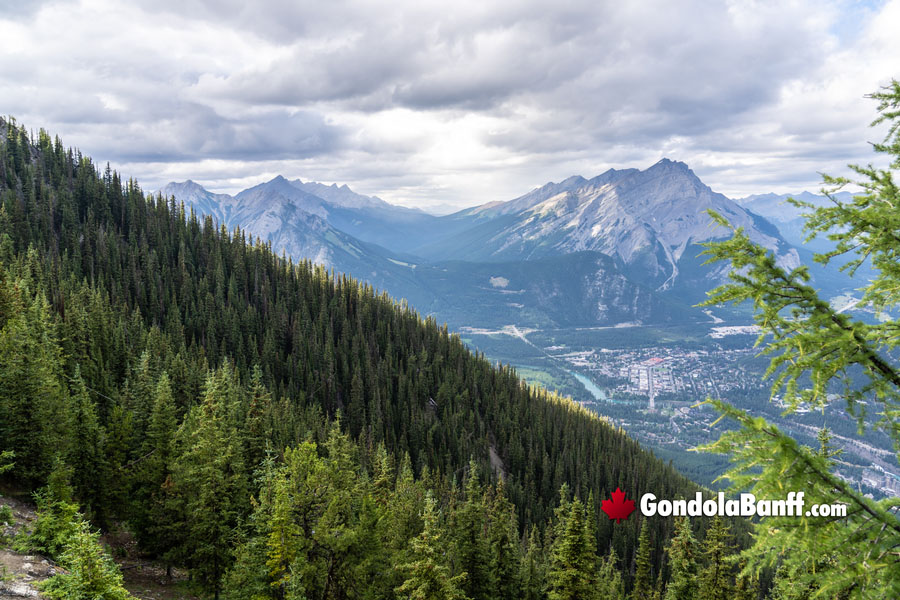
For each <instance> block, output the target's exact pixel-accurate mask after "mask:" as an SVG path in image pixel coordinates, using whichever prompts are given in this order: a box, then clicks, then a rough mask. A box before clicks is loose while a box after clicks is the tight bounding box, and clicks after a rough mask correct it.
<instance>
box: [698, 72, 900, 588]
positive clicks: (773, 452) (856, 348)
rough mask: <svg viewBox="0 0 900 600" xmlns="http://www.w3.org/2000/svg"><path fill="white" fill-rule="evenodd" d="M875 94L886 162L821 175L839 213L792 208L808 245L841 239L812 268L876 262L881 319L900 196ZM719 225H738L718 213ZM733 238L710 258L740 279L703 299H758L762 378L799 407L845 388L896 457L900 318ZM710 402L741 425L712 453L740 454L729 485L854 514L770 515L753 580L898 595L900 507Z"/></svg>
mask: <svg viewBox="0 0 900 600" xmlns="http://www.w3.org/2000/svg"><path fill="white" fill-rule="evenodd" d="M872 97H873V98H874V99H876V100H878V102H879V106H878V110H879V113H880V115H879V117H878V118H877V119H876V120H875V122H874V123H873V125H875V124H881V123H887V124H889V128H888V134H887V137H886V138H885V141H884V142H883V143H881V144H875V146H874V148H875V151H876V152H878V153H880V154H883V155H887V157H888V158H889V160H890V164H889V165H888V166H887V168H876V167H873V166H872V165H868V166H865V167H860V166H854V165H851V168H852V169H853V170H854V172H856V174H857V175H858V176H859V179H858V180H855V181H851V180H849V179H845V178H835V177H828V176H826V177H825V184H826V186H828V188H827V189H826V190H824V191H825V193H826V195H827V196H828V197H829V199H830V200H831V201H832V205H830V206H827V207H824V208H818V209H814V207H812V206H810V205H803V204H802V203H799V202H798V203H796V204H798V205H801V206H805V207H806V208H808V209H809V210H810V211H811V212H810V213H809V214H808V217H807V224H806V229H807V231H808V232H809V235H810V237H814V236H816V235H825V236H827V237H828V238H829V239H831V240H833V241H834V242H836V248H835V250H834V251H832V252H830V253H828V254H823V255H817V256H816V260H817V261H820V262H822V263H828V262H830V261H832V260H835V259H837V258H839V257H841V258H844V259H846V260H847V261H848V262H846V264H845V265H844V266H843V267H842V268H843V269H845V270H847V271H848V272H849V273H851V274H853V273H854V272H855V271H856V269H857V268H858V267H859V266H860V265H861V264H862V263H863V262H864V261H869V262H870V264H871V266H872V267H873V269H874V272H875V276H874V278H873V279H872V280H871V281H869V282H868V283H867V285H865V287H863V288H862V293H863V295H862V301H861V303H860V304H861V305H868V306H870V307H872V308H874V309H875V310H877V311H884V312H885V313H886V311H889V310H891V309H894V308H896V306H897V304H898V301H900V190H898V187H897V184H896V182H895V181H894V177H895V175H896V172H897V170H898V169H900V82H897V81H893V82H892V84H891V85H890V86H888V87H886V88H884V89H882V90H881V91H879V92H877V93H875V94H873V95H872ZM850 183H853V184H856V185H857V186H858V187H859V188H860V189H861V192H860V193H858V194H856V195H855V196H854V197H853V199H852V201H849V202H841V201H839V200H838V199H837V198H836V197H835V193H836V192H837V191H838V190H839V189H840V188H841V187H843V186H845V185H847V184H850ZM713 218H714V219H715V220H716V221H717V222H718V223H719V224H720V225H723V226H725V227H730V225H729V224H728V223H727V222H726V221H725V220H724V219H723V218H722V217H720V216H719V215H715V214H714V215H713ZM733 234H734V235H733V236H732V238H731V239H729V240H726V241H723V242H715V243H710V244H708V247H707V250H706V254H707V255H708V256H709V261H708V262H713V261H719V260H726V261H730V262H731V266H732V273H731V279H732V282H731V283H729V284H726V285H723V286H721V287H719V288H717V289H715V290H713V291H712V292H710V299H709V300H708V301H707V302H706V303H705V304H706V305H713V304H721V303H726V302H734V303H740V302H743V301H751V302H753V305H754V308H755V310H756V322H757V324H758V325H759V326H760V328H761V329H762V334H761V335H760V338H759V342H758V343H759V344H761V345H763V352H764V353H765V354H768V355H771V357H772V358H771V362H770V366H769V369H768V373H767V375H768V376H771V378H772V380H773V386H772V393H773V394H775V393H782V394H783V395H784V399H785V401H786V402H787V405H788V412H791V411H793V410H795V409H797V408H798V407H799V406H800V405H801V404H806V405H809V406H812V407H817V408H824V406H825V405H826V403H827V402H828V398H827V396H826V393H827V392H830V391H833V390H834V389H835V388H836V387H838V388H840V389H841V391H842V395H843V397H844V398H845V399H846V403H847V410H848V411H849V412H850V414H852V415H854V416H856V418H857V419H858V423H859V428H860V432H861V433H862V432H863V431H864V427H865V421H864V416H865V410H866V408H867V407H868V409H869V410H870V411H871V410H873V409H872V407H875V412H876V415H877V419H875V420H874V424H873V427H876V428H878V429H882V430H884V431H885V432H886V433H887V434H888V435H890V436H891V437H892V438H893V439H894V441H895V443H896V445H897V448H898V451H900V364H898V362H897V360H896V348H897V345H898V343H900V335H898V332H900V321H898V320H896V319H890V318H885V319H884V320H883V321H881V322H879V323H877V324H872V323H866V322H863V321H861V320H859V319H855V318H854V317H853V316H851V315H849V314H847V313H839V312H837V311H835V310H834V308H832V307H831V305H830V304H829V303H828V302H826V301H825V300H823V299H822V298H820V297H819V295H818V294H817V293H816V290H815V289H814V288H813V287H812V286H811V285H810V283H809V279H810V277H809V271H808V269H807V268H806V267H798V268H796V269H793V270H791V271H787V270H785V269H784V268H782V267H781V266H779V265H778V264H777V263H776V260H775V257H774V256H773V255H772V253H771V252H768V251H766V250H765V249H764V248H762V247H760V246H758V245H756V244H754V243H753V242H751V241H750V240H749V238H748V237H747V235H746V234H745V233H744V232H743V231H742V230H741V229H740V228H736V229H733ZM860 373H862V378H861V377H860V376H859V374H860ZM710 402H711V403H712V404H713V405H714V406H715V408H716V409H718V410H719V411H720V412H721V413H722V414H723V417H730V418H732V419H734V420H735V421H737V422H738V423H739V424H740V426H741V428H740V429H739V430H738V431H732V432H728V433H726V434H724V435H723V436H722V437H721V438H720V439H719V440H718V441H717V442H714V443H712V444H709V445H707V446H705V447H704V449H705V450H707V451H711V452H719V453H724V454H730V455H731V456H732V459H733V461H734V463H735V466H734V468H733V469H732V470H731V471H730V472H729V473H728V474H727V477H728V478H729V479H730V480H731V482H732V485H733V489H734V490H749V491H751V492H753V493H754V494H756V496H757V497H760V498H769V499H779V498H784V497H785V496H786V493H787V492H788V491H789V490H795V491H803V492H805V494H806V497H805V501H806V503H807V505H809V504H810V503H828V504H835V503H842V504H845V505H846V506H847V517H846V518H839V519H836V518H821V517H813V516H807V515H801V516H800V517H767V518H763V519H762V520H761V521H760V522H759V523H758V524H757V526H756V536H755V543H754V545H753V546H752V547H751V548H750V549H749V550H747V551H746V552H745V556H744V558H745V559H746V561H747V566H746V568H745V569H744V575H748V574H750V573H752V572H758V570H759V569H760V567H762V566H771V567H778V568H779V573H782V574H785V576H786V577H789V578H790V584H791V587H793V588H794V589H803V590H813V591H814V593H812V595H811V597H816V598H836V597H837V598H844V597H852V598H897V597H900V554H898V552H897V548H898V546H900V520H898V518H897V510H898V509H900V499H898V498H889V499H885V500H881V501H875V500H872V499H870V498H866V497H865V496H863V495H862V494H861V493H859V492H858V491H856V490H854V489H853V488H852V487H851V486H850V485H848V484H847V483H846V482H845V481H843V480H842V479H840V478H839V477H837V476H836V475H835V474H834V473H833V472H832V469H831V462H830V461H829V452H827V451H825V452H821V451H814V450H812V449H809V448H806V447H804V446H802V445H800V444H799V443H797V441H796V440H794V439H792V438H791V437H790V436H789V435H787V434H785V433H784V432H782V431H781V430H779V429H778V428H777V427H775V426H774V425H772V424H770V423H767V422H766V421H764V420H763V419H761V418H755V417H751V416H750V415H748V414H746V413H744V412H742V411H740V410H737V409H736V408H734V407H731V406H729V405H727V404H726V403H724V402H720V401H710Z"/></svg>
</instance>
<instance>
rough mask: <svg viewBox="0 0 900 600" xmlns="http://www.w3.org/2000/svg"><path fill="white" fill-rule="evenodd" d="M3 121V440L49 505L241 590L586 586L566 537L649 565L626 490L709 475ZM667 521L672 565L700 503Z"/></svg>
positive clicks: (591, 551)
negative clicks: (611, 503)
mask: <svg viewBox="0 0 900 600" xmlns="http://www.w3.org/2000/svg"><path fill="white" fill-rule="evenodd" d="M0 126H2V127H0V131H2V134H3V135H2V139H0V451H12V452H13V453H14V455H13V458H12V461H13V468H12V470H11V471H10V472H8V473H7V474H6V475H5V477H6V478H7V481H8V483H10V484H11V485H14V486H18V487H19V489H26V490H36V489H38V488H41V487H42V486H45V485H46V484H47V483H48V481H49V483H50V484H51V485H50V487H49V491H45V492H44V493H43V495H42V499H43V504H42V510H43V511H44V513H45V514H53V511H59V510H61V508H60V507H65V506H71V505H72V504H71V503H75V504H77V505H78V506H79V507H80V510H81V511H82V512H83V513H84V514H85V515H86V517H87V518H89V519H90V521H91V522H92V523H93V524H94V525H96V526H100V527H107V526H110V525H111V524H113V523H123V524H125V526H127V527H128V528H129V529H130V530H131V531H133V532H134V534H135V536H136V537H137V539H138V541H139V543H140V545H141V547H142V548H143V549H144V551H146V552H147V553H148V554H149V555H152V556H155V557H158V558H159V559H160V560H162V561H164V562H165V563H167V564H173V565H181V566H186V567H189V568H190V569H191V571H192V573H193V574H194V575H195V578H196V581H198V582H199V583H200V584H202V586H204V589H206V590H207V591H208V592H210V593H215V594H216V595H217V596H218V594H219V593H220V592H221V591H224V592H225V593H226V595H227V597H229V598H231V597H234V598H250V597H254V598H259V597H272V598H288V597H290V598H299V597H308V598H389V597H409V596H410V595H411V594H412V590H414V589H419V588H416V586H420V585H421V586H426V584H428V582H427V581H425V580H426V579H428V578H429V577H438V578H439V579H440V585H444V586H447V587H446V590H445V592H446V593H444V592H441V594H443V595H438V596H421V597H463V594H464V595H465V596H466V597H470V598H518V597H520V596H521V595H522V594H523V593H524V594H525V597H527V598H541V597H544V594H546V593H550V594H551V597H579V596H577V594H576V596H565V595H559V594H562V593H563V592H562V591H560V590H565V589H568V588H566V587H565V586H567V585H569V583H571V581H572V580H571V578H569V579H567V578H566V575H565V574H566V572H567V571H566V570H567V569H571V568H575V567H572V564H575V563H577V561H575V563H573V562H572V560H569V559H570V558H571V557H568V558H567V555H566V552H570V553H571V552H581V553H583V556H584V557H587V558H584V560H587V561H588V563H589V564H590V565H594V564H595V563H597V559H596V555H600V556H605V555H607V553H608V551H609V550H610V549H611V550H613V552H614V554H612V555H609V556H610V557H611V558H608V559H607V560H606V561H603V560H601V561H600V563H598V564H597V568H596V569H595V568H594V567H593V566H591V567H590V568H586V569H587V571H589V572H591V573H593V575H592V576H591V577H593V578H594V579H592V580H590V581H587V583H585V584H584V585H587V586H588V587H590V588H591V589H594V588H596V589H600V588H597V585H599V584H598V579H597V578H598V577H601V575H602V578H604V579H603V581H606V582H607V583H609V585H611V586H613V588H615V589H618V586H621V585H622V582H624V584H625V585H626V586H628V587H629V588H630V587H631V586H632V582H633V581H634V580H635V568H636V567H635V554H636V550H637V545H638V537H639V536H638V533H639V531H640V527H641V525H642V520H641V519H640V518H639V516H638V515H637V514H636V515H634V516H632V518H630V519H629V520H627V521H623V522H622V523H618V524H616V523H614V522H612V521H610V520H609V519H607V518H606V515H605V514H603V513H602V512H600V511H599V508H600V502H601V500H603V499H606V498H608V497H609V494H610V492H611V491H612V490H615V489H616V488H617V487H621V488H622V489H623V490H626V491H627V493H628V495H629V497H631V498H638V497H639V496H640V494H642V493H643V492H645V491H652V492H653V493H654V494H656V495H657V497H660V498H680V497H684V496H689V495H692V494H693V493H694V492H695V490H696V489H697V488H696V486H695V485H694V484H692V483H691V482H689V481H688V480H686V479H685V478H684V477H682V476H680V475H679V474H678V473H677V472H675V471H674V470H673V469H672V468H671V467H669V466H666V465H664V464H663V463H662V462H661V461H659V460H657V459H655V458H654V457H653V456H652V455H651V454H649V453H647V452H645V451H643V450H642V449H641V448H639V447H638V446H637V444H636V443H634V442H633V441H632V440H630V439H629V438H628V437H627V436H626V435H625V433H624V432H622V431H620V430H615V429H613V428H612V427H610V426H609V425H608V424H606V423H605V422H604V421H602V420H600V419H598V418H597V417H595V416H593V415H592V414H589V413H588V412H587V411H585V410H582V409H581V408H579V407H577V406H576V405H574V404H573V403H571V402H569V401H568V400H565V399H561V398H559V397H556V396H554V395H552V394H550V393H548V392H546V391H543V390H539V389H534V388H529V387H527V386H526V385H525V384H523V383H522V382H521V381H520V380H519V379H518V377H517V376H516V373H515V372H514V371H513V370H511V369H510V368H508V367H504V366H500V365H491V364H490V363H489V362H488V361H487V360H485V359H484V357H483V356H479V355H477V354H475V355H473V354H472V353H471V352H470V351H469V350H468V349H467V348H466V347H465V346H464V344H463V343H462V342H461V341H460V339H459V338H458V337H457V336H455V335H452V334H450V333H449V332H448V331H447V328H446V327H441V326H439V325H438V324H437V323H435V322H433V321H428V320H422V319H421V318H420V317H419V316H418V315H417V314H416V312H415V311H414V310H412V309H411V308H408V307H406V306H402V305H398V304H396V303H394V302H393V301H392V300H391V299H390V298H388V297H387V296H385V295H379V294H378V293H377V292H376V291H375V290H373V289H372V288H371V287H369V286H364V285H360V284H358V283H357V282H356V281H354V280H352V279H349V278H346V277H338V278H335V277H333V276H332V275H331V274H329V273H327V272H325V271H323V270H322V269H321V268H316V267H315V266H314V265H312V264H309V263H303V264H299V265H298V264H292V263H291V261H290V260H286V259H284V258H279V257H278V256H276V255H274V254H273V253H272V252H271V251H270V248H269V247H268V246H267V245H265V244H263V243H261V242H260V241H259V240H258V239H254V238H253V237H252V236H247V235H246V234H245V233H244V232H242V231H240V230H235V231H233V232H229V231H225V230H223V229H217V228H215V227H214V226H213V224H212V221H211V220H210V219H206V220H205V222H201V221H200V220H198V218H197V217H196V216H195V215H193V214H191V213H188V214H186V213H185V211H184V208H183V207H182V206H180V205H176V204H175V203H174V201H171V200H169V199H166V198H161V197H156V198H153V197H145V195H144V193H143V192H142V190H141V188H140V187H139V185H138V183H137V182H135V181H132V180H129V181H122V180H121V179H120V176H119V175H118V174H117V173H116V172H114V171H112V170H110V168H109V167H107V168H106V169H105V170H102V169H98V168H97V166H95V165H94V164H93V163H92V162H91V160H90V159H89V158H87V157H84V156H82V155H81V154H80V153H79V152H77V151H75V150H71V149H66V148H65V147H64V146H63V145H62V143H61V141H60V140H59V139H58V138H57V139H53V138H51V137H50V136H49V135H48V134H46V133H44V132H40V133H39V134H37V135H36V136H35V137H32V135H31V134H29V133H28V132H27V131H26V130H25V129H24V128H21V127H17V126H16V124H15V123H14V122H10V123H7V122H0ZM501 473H502V474H503V477H501V476H500V474H501ZM579 499H580V500H579ZM646 524H647V530H646V532H645V538H646V541H645V543H644V546H645V552H644V558H643V560H644V564H645V567H646V568H645V569H644V570H643V571H641V569H638V577H637V579H638V582H639V586H640V585H644V584H645V583H647V582H651V583H650V584H648V585H651V586H652V587H655V586H656V583H655V578H656V576H657V574H660V573H661V574H662V578H668V573H669V571H670V568H669V567H668V566H664V565H663V556H664V553H663V548H664V547H665V546H666V543H667V540H668V539H669V538H670V537H671V535H672V530H673V529H674V527H675V525H676V522H675V521H673V520H668V519H653V520H648V521H646ZM706 524H707V523H700V522H697V523H695V524H694V527H695V532H694V533H696V534H698V536H699V537H701V538H702V537H703V533H702V532H701V531H700V530H699V529H700V528H701V527H702V526H704V525H706ZM684 536H685V533H684V532H682V534H681V538H676V539H682V540H684ZM441 537H443V541H438V540H439V538H441ZM573 540H576V541H577V543H576V542H575V541H573ZM573 544H574V546H573ZM575 547H577V548H580V550H578V549H577V548H576V549H574V550H573V548H575ZM447 549H449V551H448V550H447ZM579 556H581V555H579ZM579 560H581V558H579ZM429 561H431V562H430V563H429ZM591 561H593V562H591ZM648 561H649V562H648ZM588 563H581V564H588ZM638 563H639V564H640V561H638ZM698 564H699V565H700V566H702V563H698ZM710 564H711V563H710ZM397 565H399V566H397ZM604 565H605V566H604ZM395 566H397V567H396V568H395ZM700 566H698V567H697V568H700ZM604 569H605V571H604ZM464 573H465V575H463V574H464ZM604 573H605V575H603V574H604ZM439 576H440V577H439ZM617 578H621V581H620V580H619V579H617ZM651 580H654V581H651ZM567 582H568V583H567ZM428 585H430V584H428ZM434 585H438V584H437V583H435V584H434ZM573 585H574V584H573ZM579 585H580V584H579ZM729 585H730V584H729ZM591 586H593V587H591ZM423 589H424V588H423ZM573 589H574V588H573ZM584 589H588V588H584ZM610 589H612V588H610ZM648 589H649V588H648ZM454 590H458V591H459V594H458V595H454V594H456V592H455V591H454ZM592 593H594V592H592ZM553 594H557V595H555V596H554V595H553ZM416 597H420V596H416ZM580 597H586V596H584V595H581V596H580ZM648 597H649V596H648Z"/></svg>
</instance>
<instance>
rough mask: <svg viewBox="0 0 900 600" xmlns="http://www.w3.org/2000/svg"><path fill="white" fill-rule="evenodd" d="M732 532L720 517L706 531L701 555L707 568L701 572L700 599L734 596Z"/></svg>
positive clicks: (721, 599) (718, 599)
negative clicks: (732, 581)
mask: <svg viewBox="0 0 900 600" xmlns="http://www.w3.org/2000/svg"><path fill="white" fill-rule="evenodd" d="M730 540H731V531H730V530H729V528H728V525H727V524H726V523H725V522H724V521H723V520H722V519H720V518H719V517H715V518H714V519H713V521H712V523H711V524H710V526H709V527H707V529H706V538H705V539H704V540H703V545H702V547H701V549H700V553H701V554H702V555H703V558H704V560H705V563H706V566H705V567H704V568H703V570H702V571H701V572H700V597H702V598H708V599H709V600H728V599H730V598H732V596H733V589H732V585H731V579H732V577H731V570H732V569H731V562H730V559H731V557H732V552H733V549H732V547H731V544H730Z"/></svg>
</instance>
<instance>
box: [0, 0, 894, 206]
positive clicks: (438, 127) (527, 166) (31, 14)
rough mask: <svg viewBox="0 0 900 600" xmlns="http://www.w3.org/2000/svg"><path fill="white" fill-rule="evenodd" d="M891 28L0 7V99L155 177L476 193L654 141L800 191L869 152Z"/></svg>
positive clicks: (615, 13) (177, 6)
mask: <svg viewBox="0 0 900 600" xmlns="http://www.w3.org/2000/svg"><path fill="white" fill-rule="evenodd" d="M898 31H900V0H872V1H867V2H860V1H856V0H836V1H828V0H825V1H823V0H808V1H807V0H776V1H772V2H767V1H752V0H751V1H738V0H734V1H722V2H710V1H708V0H697V1H692V0H676V1H672V0H668V1H659V2H656V1H629V2H621V1H615V2H607V1H604V0H600V1H598V0H555V1H554V2H552V3H551V2H546V1H542V2H538V1H534V0H524V1H521V0H515V1H514V0H492V1H490V2H487V1H485V0H475V1H471V0H454V1H453V2H449V3H448V2H444V1H441V2H431V1H424V0H402V1H394V0H391V1H388V2H385V1H384V0H381V1H375V0H332V1H327V2H326V1H319V2H316V1H306V0H299V1H298V0H287V1H258V2H246V1H245V0H177V1H173V0H137V1H134V2H115V1H112V0H76V1H67V0H60V1H49V2H48V1H38V0H31V1H30V2H27V3H26V2H22V1H21V0H0V114H6V115H12V116H14V117H16V118H17V119H18V121H19V122H20V123H23V124H24V125H26V127H29V128H32V129H35V130H36V129H37V128H40V127H44V128H46V129H48V130H50V131H51V132H52V133H55V134H59V135H60V136H62V138H63V140H64V142H65V143H66V144H68V145H74V146H77V147H79V148H80V149H81V150H82V151H83V152H84V153H85V154H88V155H91V156H93V157H94V159H95V160H96V161H98V162H99V163H101V164H103V163H105V162H107V161H108V162H110V163H111V164H112V165H113V166H114V167H115V168H117V169H119V170H120V171H121V172H122V173H123V174H124V175H125V176H134V177H137V178H138V180H139V181H140V182H141V184H142V186H143V187H144V189H145V190H147V191H150V190H154V189H156V188H158V187H160V186H161V185H163V184H165V183H166V182H168V181H170V180H178V181H181V180H184V179H188V178H191V179H194V180H195V181H198V182H200V183H202V184H203V185H205V186H206V187H208V188H210V189H212V190H214V191H218V192H236V191H239V190H241V189H243V188H245V187H248V186H250V185H254V184H256V183H259V182H261V181H265V180H268V179H270V178H272V177H273V176H274V175H276V174H283V175H285V176H287V177H289V178H296V177H300V178H302V179H303V180H316V181H322V182H326V183H333V182H337V183H348V184H349V185H350V186H351V187H352V188H354V189H355V190H356V191H359V192H362V193H367V194H376V195H379V196H380V197H382V198H384V199H386V200H388V201H391V202H396V203H402V204H407V205H419V206H433V205H439V204H444V205H447V204H450V205H456V206H465V205H471V204H476V203H482V202H487V201H491V200H505V199H510V198H512V197H515V196H518V195H520V194H522V193H525V192H527V191H528V190H529V189H531V188H533V187H535V186H538V185H541V184H543V183H545V182H547V181H559V180H561V179H564V178H566V177H568V176H569V175H573V174H581V175H584V176H591V175H595V174H598V173H600V172H602V171H604V170H606V169H607V168H609V167H641V168H644V167H647V166H649V165H651V164H652V163H654V162H656V161H657V160H659V159H660V158H662V157H664V156H665V157H669V158H672V159H677V160H683V161H685V162H687V163H688V164H689V165H690V166H691V167H692V168H693V169H694V171H695V172H696V173H697V174H698V175H699V176H700V177H701V178H702V179H703V180H704V181H705V182H706V183H708V184H709V185H711V186H712V187H713V189H715V190H717V191H721V192H723V193H726V194H728V195H731V196H742V195H745V194H749V193H754V192H766V191H779V192H792V191H799V190H802V189H817V188H818V186H819V175H818V173H819V172H828V173H831V174H843V173H846V170H845V169H844V165H845V164H846V163H848V162H869V161H870V160H872V154H871V150H870V146H869V145H868V143H867V142H872V141H880V135H879V133H878V131H877V130H872V129H870V128H868V123H869V122H870V121H871V120H872V119H873V117H874V114H875V113H874V107H875V103H874V102H873V101H872V100H871V99H867V98H865V94H867V93H870V92H872V91H875V90H876V89H877V88H878V87H879V86H882V85H885V84H887V83H888V82H889V81H890V79H891V78H892V77H894V78H900V35H898V33H897V32H898Z"/></svg>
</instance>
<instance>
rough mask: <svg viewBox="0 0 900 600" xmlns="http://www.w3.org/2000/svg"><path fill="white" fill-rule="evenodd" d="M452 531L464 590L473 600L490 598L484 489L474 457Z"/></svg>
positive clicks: (490, 584)
mask: <svg viewBox="0 0 900 600" xmlns="http://www.w3.org/2000/svg"><path fill="white" fill-rule="evenodd" d="M453 530H454V536H455V542H456V543H455V547H454V555H455V556H456V560H457V561H458V564H459V572H464V573H466V574H467V576H466V580H465V582H464V583H463V591H464V592H465V593H466V595H467V596H468V597H469V598H472V600H490V594H491V590H492V589H493V581H492V578H491V571H490V568H491V561H490V548H489V546H488V537H487V518H486V511H485V508H484V490H483V488H482V487H481V483H480V482H479V481H478V465H477V464H476V463H475V461H474V460H473V461H470V463H469V473H468V479H467V480H466V497H465V501H464V502H463V503H462V505H461V506H460V507H459V508H458V509H457V510H456V511H455V513H454V515H453Z"/></svg>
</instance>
